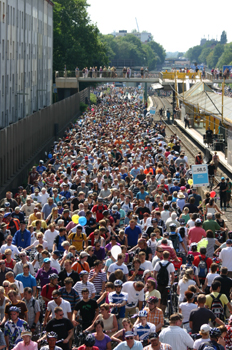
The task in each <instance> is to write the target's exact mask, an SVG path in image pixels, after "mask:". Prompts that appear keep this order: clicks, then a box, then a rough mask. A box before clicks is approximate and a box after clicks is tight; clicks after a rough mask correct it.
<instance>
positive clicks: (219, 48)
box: [206, 44, 224, 68]
mask: <svg viewBox="0 0 232 350" xmlns="http://www.w3.org/2000/svg"><path fill="white" fill-rule="evenodd" d="M223 52H224V45H222V44H217V45H216V46H215V48H214V49H213V51H211V52H210V54H209V55H208V56H207V59H206V61H207V65H208V66H209V68H215V67H216V65H217V62H218V60H219V58H220V57H221V55H222V53H223Z"/></svg>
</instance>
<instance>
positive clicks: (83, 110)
mask: <svg viewBox="0 0 232 350" xmlns="http://www.w3.org/2000/svg"><path fill="white" fill-rule="evenodd" d="M87 108H88V105H86V104H85V103H84V102H81V103H80V112H81V113H84V112H85V111H86V109H87Z"/></svg>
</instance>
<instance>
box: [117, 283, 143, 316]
mask: <svg viewBox="0 0 232 350" xmlns="http://www.w3.org/2000/svg"><path fill="white" fill-rule="evenodd" d="M122 292H125V293H128V300H127V304H126V313H125V317H128V315H135V314H136V313H137V312H136V307H137V306H138V308H139V310H142V307H143V302H144V284H143V282H140V281H137V282H133V281H129V282H125V283H124V284H123V286H122Z"/></svg>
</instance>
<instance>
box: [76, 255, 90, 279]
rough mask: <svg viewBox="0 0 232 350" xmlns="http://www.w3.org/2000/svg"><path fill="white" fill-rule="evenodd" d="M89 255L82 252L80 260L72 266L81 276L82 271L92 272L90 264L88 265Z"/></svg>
mask: <svg viewBox="0 0 232 350" xmlns="http://www.w3.org/2000/svg"><path fill="white" fill-rule="evenodd" d="M88 256H89V254H88V253H86V252H81V253H80V255H79V260H77V261H76V262H75V263H74V264H72V269H73V270H74V271H76V272H78V273H79V274H80V272H81V271H83V270H84V271H87V272H89V271H90V268H89V264H88V263H87V259H88Z"/></svg>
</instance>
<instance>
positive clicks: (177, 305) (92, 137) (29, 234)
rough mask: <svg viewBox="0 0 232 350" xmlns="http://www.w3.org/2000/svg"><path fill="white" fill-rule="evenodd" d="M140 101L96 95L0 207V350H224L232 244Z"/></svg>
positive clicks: (124, 92) (124, 94)
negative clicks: (96, 100)
mask: <svg viewBox="0 0 232 350" xmlns="http://www.w3.org/2000/svg"><path fill="white" fill-rule="evenodd" d="M98 92H99V91H98V90H97V93H98ZM128 92H129V94H128ZM140 94H141V92H140V91H139V90H138V91H137V90H136V89H132V88H130V89H120V88H115V87H113V86H112V87H111V88H110V91H108V90H107V92H104V93H103V94H101V99H100V103H99V104H98V106H92V107H91V108H89V109H88V110H87V112H85V113H84V115H83V119H81V120H77V121H76V123H75V124H71V125H70V128H68V130H66V132H65V135H64V137H63V138H62V139H59V140H58V142H55V144H54V148H53V149H52V151H51V152H50V153H49V155H48V160H47V161H46V162H45V163H44V162H43V161H42V160H41V161H40V162H39V165H37V166H33V167H32V169H31V171H30V172H29V174H28V179H27V180H28V181H27V182H28V185H27V186H26V187H25V186H24V187H23V186H20V187H19V188H18V191H17V193H15V194H14V195H13V194H12V193H11V192H10V191H8V192H7V193H6V197H5V198H2V199H1V200H0V246H1V247H0V252H1V256H0V259H1V260H0V324H1V329H2V330H1V331H0V349H4V348H6V349H7V350H12V349H14V350H26V349H28V350H35V349H37V348H38V346H39V347H41V348H42V349H43V350H48V349H49V350H60V349H63V350H69V349H71V348H75V347H77V346H79V345H80V347H79V349H80V350H85V349H87V350H91V349H93V350H111V348H112V347H115V348H116V349H117V350H124V349H129V348H130V349H131V348H133V349H135V350H137V349H138V350H141V349H142V348H143V347H145V349H146V350H159V349H160V350H172V349H173V350H186V349H187V348H192V349H195V350H198V349H199V350H202V349H203V348H204V349H206V348H207V350H212V349H216V350H222V349H230V347H231V341H232V339H231V332H232V317H231V316H230V313H232V306H231V304H230V297H231V295H230V289H231V288H232V279H231V277H232V259H231V253H232V233H231V232H227V228H226V225H225V221H224V220H223V219H222V217H221V215H222V214H223V212H222V211H221V209H220V208H219V207H218V206H217V204H216V203H215V198H214V197H215V192H214V191H212V192H209V191H206V192H205V193H204V196H203V195H202V196H201V195H200V194H199V193H198V189H197V188H194V187H193V180H192V170H191V164H189V160H188V157H187V155H186V154H185V152H184V149H183V148H182V145H181V140H180V139H179V138H178V136H177V135H172V136H171V137H170V138H167V137H166V132H165V125H164V124H162V123H159V122H154V120H153V119H152V117H151V116H146V113H144V106H143V105H142V103H141V102H140V99H139V95H140ZM202 162H203V159H202V155H201V154H200V153H199V154H198V155H196V159H195V163H196V164H201V163H202ZM212 166H214V168H213V172H214V174H215V173H216V171H217V169H216V167H215V165H214V164H212ZM229 183H230V182H228V181H227V182H226V181H225V179H224V178H222V179H221V181H220V183H219V184H218V185H217V187H218V189H219V195H220V197H221V198H222V202H223V203H222V202H221V206H222V204H224V205H225V209H226V206H228V205H229V202H230V192H231V183H230V187H229ZM202 197H203V198H202ZM224 199H225V201H224ZM228 318H229V320H228ZM226 320H227V321H226ZM42 330H44V332H42ZM82 332H84V334H83V333H82ZM45 341H46V342H45ZM43 343H46V344H47V345H44V344H43Z"/></svg>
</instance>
